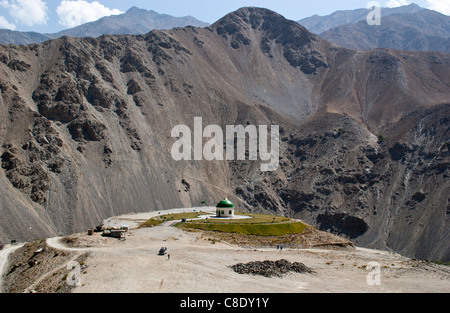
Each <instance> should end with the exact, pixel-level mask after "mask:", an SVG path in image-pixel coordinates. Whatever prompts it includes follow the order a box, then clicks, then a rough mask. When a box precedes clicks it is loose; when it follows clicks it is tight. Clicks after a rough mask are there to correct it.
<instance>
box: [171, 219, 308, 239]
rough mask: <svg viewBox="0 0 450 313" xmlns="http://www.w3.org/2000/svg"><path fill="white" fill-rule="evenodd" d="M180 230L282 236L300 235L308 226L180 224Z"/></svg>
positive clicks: (285, 224) (294, 223) (287, 224)
mask: <svg viewBox="0 0 450 313" xmlns="http://www.w3.org/2000/svg"><path fill="white" fill-rule="evenodd" d="M176 227H178V228H181V229H183V228H188V229H189V228H190V229H200V230H207V231H217V232H225V233H237V234H242V235H255V236H282V235H287V234H298V233H302V232H303V231H304V230H306V225H305V224H303V223H300V222H293V223H273V224H272V223H271V224H252V223H240V224H237V223H212V222H209V223H192V222H190V223H180V224H178V225H177V226H176Z"/></svg>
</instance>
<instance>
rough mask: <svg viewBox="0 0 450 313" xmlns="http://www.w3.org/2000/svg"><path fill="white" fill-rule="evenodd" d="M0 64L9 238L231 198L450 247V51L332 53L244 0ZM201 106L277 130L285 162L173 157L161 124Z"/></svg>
mask: <svg viewBox="0 0 450 313" xmlns="http://www.w3.org/2000/svg"><path fill="white" fill-rule="evenodd" d="M0 73H1V74H0V75H1V77H2V79H1V85H0V91H1V97H0V118H1V121H2V123H1V127H0V144H1V149H2V150H1V151H0V155H1V168H2V170H1V172H0V193H1V194H2V195H3V196H2V200H1V202H0V214H1V216H2V219H1V221H0V239H1V240H2V241H8V240H10V239H18V240H31V239H33V238H36V237H50V236H53V235H55V234H68V233H74V232H78V231H84V230H85V229H86V228H87V227H92V226H93V225H96V224H97V223H98V222H99V221H101V220H102V219H105V218H107V217H110V216H117V215H120V214H122V213H129V212H146V211H152V210H160V209H167V208H177V207H190V206H197V205H200V203H201V202H202V201H206V202H207V203H208V204H212V205H214V204H215V203H216V202H217V200H218V199H221V198H223V197H225V196H226V197H228V198H230V199H231V200H232V201H234V202H235V204H236V205H237V209H238V210H244V209H245V210H253V211H262V212H263V211H266V212H268V211H270V212H276V213H282V214H286V215H288V216H295V217H300V218H302V219H304V220H305V221H306V222H308V223H311V224H313V225H316V226H318V227H319V228H320V229H322V230H330V231H333V232H335V233H338V234H340V235H345V236H347V237H349V238H351V239H352V240H353V241H354V242H356V243H357V244H358V245H363V246H367V247H373V248H383V249H390V250H394V251H397V252H401V253H403V254H406V255H408V256H414V257H418V258H428V259H432V260H449V258H450V250H449V247H448V240H449V213H450V206H449V199H448V194H449V189H450V188H449V180H448V174H449V172H448V168H449V167H448V164H449V148H450V143H449V138H450V134H449V131H450V128H449V126H450V125H449V124H450V121H449V118H448V117H449V112H448V111H449V105H448V104H449V102H448V101H449V99H450V76H449V74H448V73H450V55H449V54H446V53H419V52H403V51H391V50H385V49H379V50H372V51H356V50H349V49H345V48H339V47H337V46H335V45H333V44H330V43H328V42H327V41H325V40H323V39H321V38H320V37H319V36H317V35H314V34H312V33H310V32H308V31H307V30H306V29H305V28H303V27H302V26H300V25H298V24H297V23H295V22H293V21H289V20H286V19H284V18H283V17H282V16H280V15H278V14H277V13H275V12H272V11H269V10H266V9H259V8H242V9H240V10H238V11H236V12H233V13H230V14H229V15H227V16H225V17H224V18H222V19H221V20H219V21H218V22H216V23H215V24H213V25H211V26H210V27H208V28H194V27H185V28H177V29H172V30H166V31H152V32H150V33H148V34H145V35H138V36H108V35H105V36H101V37H99V38H97V39H92V38H68V37H64V38H60V39H56V40H52V41H48V42H45V43H43V44H35V45H29V46H0ZM194 117H202V121H203V127H205V126H206V125H212V124H216V125H219V126H221V127H222V128H223V129H224V128H225V125H239V124H242V125H279V126H280V139H281V140H280V154H281V157H280V166H279V168H278V169H277V170H276V171H274V172H261V170H260V167H259V163H260V162H257V161H248V160H247V161H207V160H202V161H175V160H174V159H173V158H172V156H171V148H172V145H173V143H174V142H175V140H176V138H172V137H171V130H172V128H173V127H174V126H176V125H180V124H183V125H187V126H188V127H190V129H191V130H193V129H194V125H193V124H194ZM205 141H206V139H205V140H204V143H205ZM224 141H225V138H224Z"/></svg>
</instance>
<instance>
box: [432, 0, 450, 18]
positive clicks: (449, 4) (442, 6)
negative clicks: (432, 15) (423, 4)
mask: <svg viewBox="0 0 450 313" xmlns="http://www.w3.org/2000/svg"><path fill="white" fill-rule="evenodd" d="M427 3H428V9H430V10H435V11H438V12H441V13H442V14H445V15H450V1H449V0H427Z"/></svg>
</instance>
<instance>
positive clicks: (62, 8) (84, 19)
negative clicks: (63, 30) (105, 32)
mask: <svg viewBox="0 0 450 313" xmlns="http://www.w3.org/2000/svg"><path fill="white" fill-rule="evenodd" d="M56 13H58V16H59V24H61V25H62V26H65V27H75V26H78V25H81V24H84V23H88V22H92V21H95V20H98V19H99V18H102V17H104V16H110V15H118V14H122V13H124V12H122V11H120V10H117V9H109V8H107V7H105V6H104V5H103V4H100V3H98V2H97V1H94V2H92V3H90V2H87V1H84V0H75V1H70V0H63V1H61V3H60V4H59V6H58V7H57V8H56Z"/></svg>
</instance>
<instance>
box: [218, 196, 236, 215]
mask: <svg viewBox="0 0 450 313" xmlns="http://www.w3.org/2000/svg"><path fill="white" fill-rule="evenodd" d="M216 217H234V205H233V203H232V202H231V201H230V200H228V199H227V198H225V199H223V200H222V201H220V202H219V203H218V204H217V206H216Z"/></svg>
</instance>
